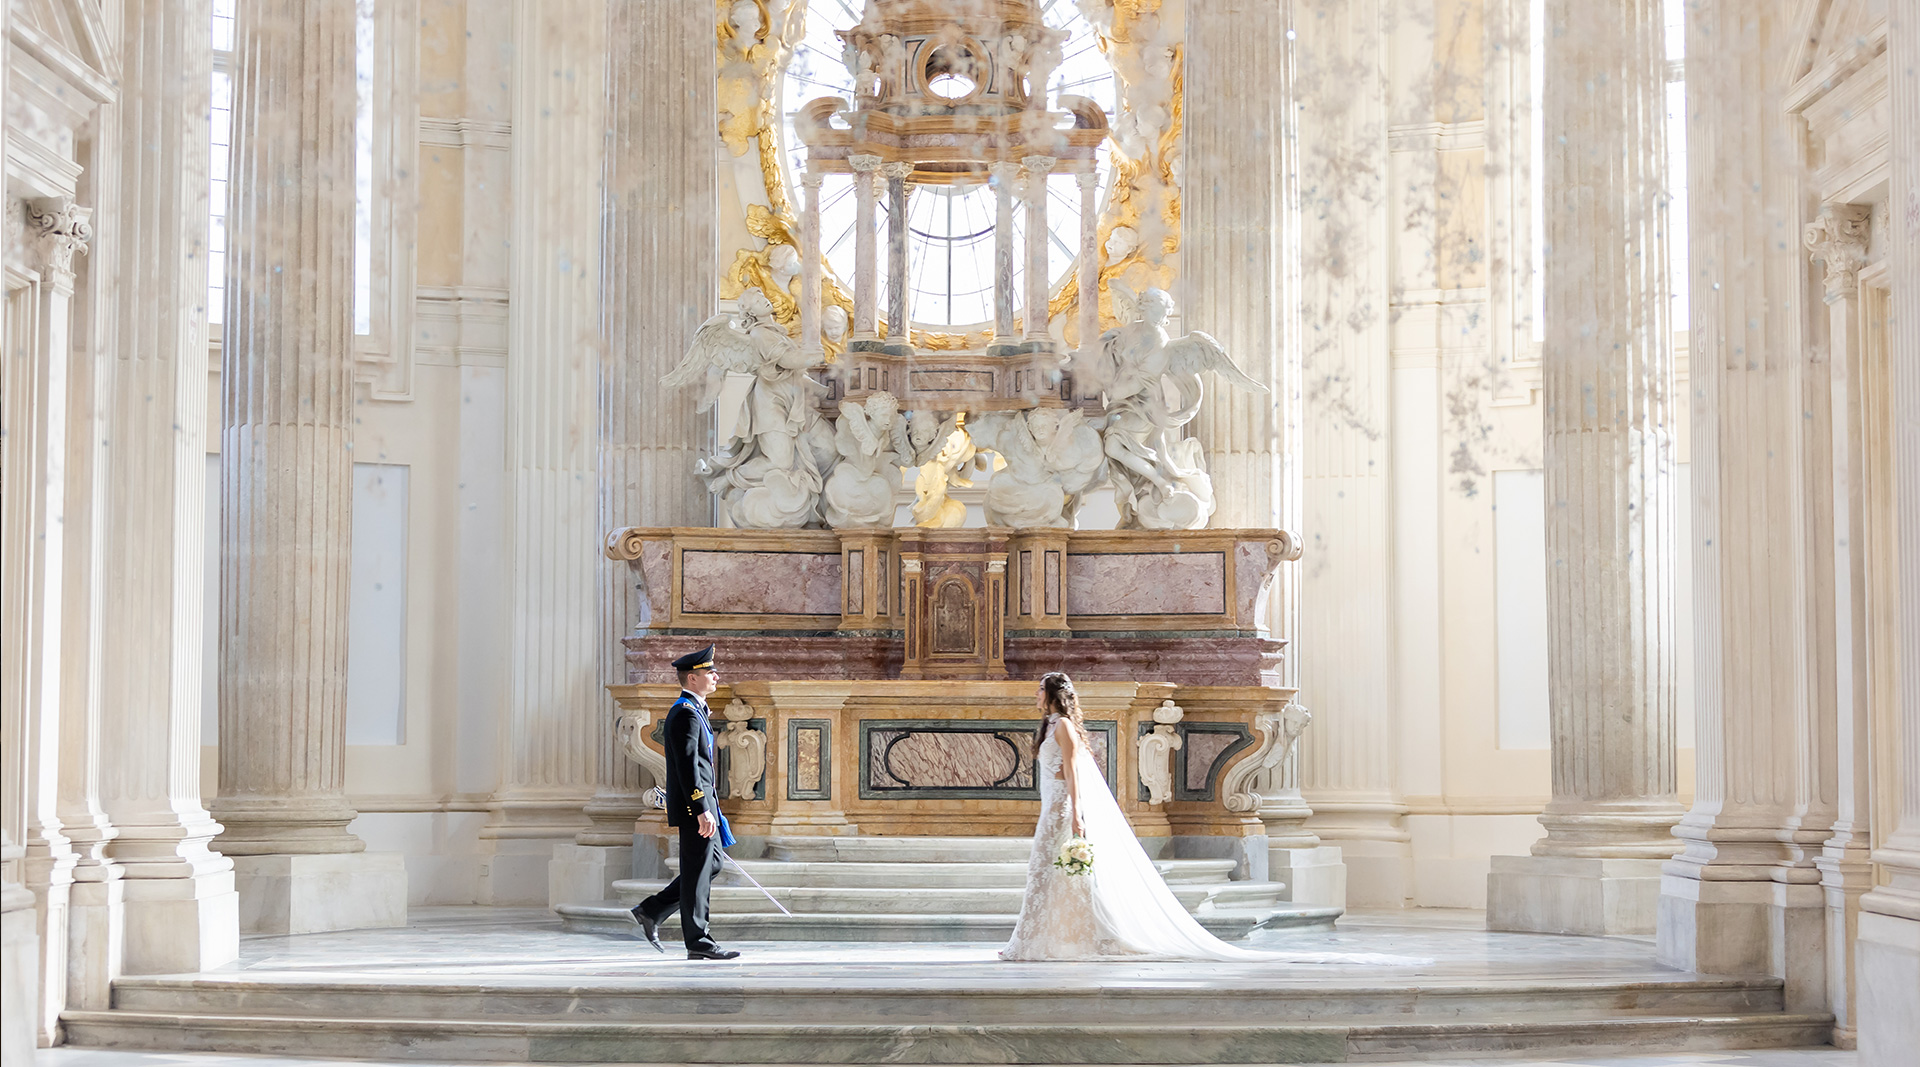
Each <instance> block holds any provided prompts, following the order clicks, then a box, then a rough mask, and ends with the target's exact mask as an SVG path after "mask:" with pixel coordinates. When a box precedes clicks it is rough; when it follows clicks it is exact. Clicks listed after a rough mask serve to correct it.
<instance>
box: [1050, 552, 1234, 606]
mask: <svg viewBox="0 0 1920 1067" xmlns="http://www.w3.org/2000/svg"><path fill="white" fill-rule="evenodd" d="M1226 569H1227V559H1226V556H1225V555H1224V554H1223V553H1220V552H1140V553H1127V554H1122V553H1111V554H1108V553H1089V554H1074V555H1070V556H1068V557H1067V616H1068V618H1069V619H1071V618H1072V617H1073V616H1076V615H1221V614H1225V612H1226V610H1227V575H1226Z"/></svg>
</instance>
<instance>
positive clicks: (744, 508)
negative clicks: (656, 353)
mask: <svg viewBox="0 0 1920 1067" xmlns="http://www.w3.org/2000/svg"><path fill="white" fill-rule="evenodd" d="M739 316H740V322H739V325H737V326H736V325H734V324H733V322H732V321H731V320H730V318H729V316H727V315H726V314H725V313H722V314H719V315H715V316H713V317H712V318H710V319H708V320H707V321H706V322H704V323H702V324H701V326H700V329H699V330H698V331H697V332H696V333H695V334H694V336H693V344H692V345H691V346H689V347H688V349H687V354H686V356H685V357H684V358H682V359H681V361H680V365H679V366H678V367H676V368H674V370H673V373H671V374H669V375H667V376H666V377H665V378H663V379H661V384H662V385H665V386H667V387H668V388H674V389H678V388H684V387H686V386H689V385H694V384H696V383H699V384H700V386H701V392H700V401H699V404H698V406H697V408H696V410H698V411H701V412H706V411H709V410H712V411H714V412H715V414H716V417H717V425H718V434H717V437H718V439H719V441H720V451H719V452H718V453H716V454H714V455H712V456H709V457H707V458H706V459H703V460H701V461H700V462H699V464H698V467H697V469H698V470H699V472H700V475H701V477H702V478H703V479H705V481H706V483H707V487H708V488H709V489H711V490H712V491H713V492H715V493H718V494H719V495H720V499H721V504H722V506H723V507H725V508H726V510H727V515H728V517H729V518H731V519H732V520H733V524H734V525H735V526H739V527H744V528H748V529H762V530H766V529H781V528H790V527H798V526H805V525H807V524H809V523H810V522H813V521H814V520H815V519H816V518H817V517H818V509H819V503H820V491H821V488H822V485H823V483H824V479H823V478H822V476H821V471H822V468H823V467H826V466H830V465H831V463H832V461H833V456H834V448H833V431H832V430H831V428H829V427H828V426H827V424H826V423H825V421H824V420H822V419H821V418H820V415H819V412H817V411H816V410H815V409H814V403H813V401H814V396H815V394H816V392H817V391H823V387H822V386H820V385H819V384H818V383H817V382H815V381H813V380H812V379H811V378H809V377H807V374H806V370H807V364H808V360H809V357H808V356H807V354H806V353H805V352H804V351H802V349H801V348H800V346H799V345H798V344H797V343H795V342H794V340H793V339H792V338H791V337H788V336H787V333H786V331H785V330H783V329H781V328H780V326H779V324H778V323H776V322H775V321H774V319H773V305H772V304H771V303H770V302H769V301H768V300H767V296H766V294H765V293H763V292H761V291H760V290H758V289H748V290H747V291H746V292H744V293H742V294H741V295H740V301H739Z"/></svg>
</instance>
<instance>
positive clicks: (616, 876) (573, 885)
mask: <svg viewBox="0 0 1920 1067" xmlns="http://www.w3.org/2000/svg"><path fill="white" fill-rule="evenodd" d="M616 751H617V749H616ZM627 822H628V825H629V826H631V825H632V822H633V820H631V819H629V820H627ZM628 838H629V839H631V838H632V834H631V832H629V834H628ZM634 877H637V875H636V874H635V873H634V869H633V846H632V845H630V844H628V845H581V844H572V845H555V846H553V855H552V857H551V858H550V859H548V860H547V902H548V904H549V905H559V904H564V903H569V902H574V901H591V900H607V899H609V898H610V897H612V896H613V883H614V882H616V881H618V880H620V879H622V878H634Z"/></svg>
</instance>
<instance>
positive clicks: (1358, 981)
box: [112, 945, 1783, 1026]
mask: <svg viewBox="0 0 1920 1067" xmlns="http://www.w3.org/2000/svg"><path fill="white" fill-rule="evenodd" d="M640 947H641V948H642V949H644V950H645V952H644V954H643V955H641V956H638V957H636V959H638V960H641V961H647V962H652V963H653V965H654V967H655V972H654V973H653V974H652V975H651V976H647V977H642V976H637V975H632V974H622V975H608V974H600V975H594V976H592V977H591V978H585V977H582V978H569V979H565V980H562V979H558V978H555V977H553V976H552V975H543V976H539V977H534V978H524V977H520V976H516V975H512V974H502V973H498V972H495V973H489V974H480V975H475V976H472V977H470V978H467V979H466V980H464V981H455V980H452V979H449V978H446V977H431V976H404V977H401V976H381V977H379V978H373V977H370V976H365V975H353V974H342V975H324V976H301V977H290V976H287V975H284V974H276V975H272V976H270V977H265V978H262V977H259V976H256V975H252V974H249V973H247V972H232V973H210V974H200V975H150V976H132V977H122V978H119V979H116V980H115V981H114V984H113V1000H112V1004H113V1009H114V1010H115V1011H116V1012H118V1011H127V1012H134V1013H152V1014H167V1013H171V1014H177V1015H183V1016H193V1015H209V1016H210V1015H226V1016H242V1015H249V1016H278V1017H296V1016H300V1015H303V1014H308V1015H313V1016H316V1017H334V1018H364V1019H392V1018H397V1019H408V1018H429V1017H434V1016H443V1017H447V1018H476V1019H477V1018H488V1019H514V1018H522V1019H529V1020H551V1019H568V1020H574V1021H590V1022H685V1021H689V1020H693V1019H698V1018H705V1019H708V1020H712V1021H724V1022H726V1023H729V1024H737V1023H780V1022H785V1023H806V1022H820V1021H832V1022H836V1023H881V1022H888V1021H899V1020H911V1021H914V1022H919V1023H925V1024H928V1025H956V1026H960V1025H979V1024H983V1023H989V1022H1007V1023H1041V1022H1055V1021H1058V1020H1059V1019H1061V1018H1062V1017H1071V1018H1074V1019H1078V1020H1082V1021H1086V1022H1125V1021H1157V1022H1161V1023H1167V1022H1175V1021H1185V1022H1191V1023H1197V1024H1216V1023H1233V1022H1244V1021H1247V1020H1249V1019H1284V1020H1295V1021H1313V1022H1325V1021H1344V1022H1347V1023H1353V1022H1367V1023H1381V1022H1401V1023H1426V1024H1437V1023H1445V1022H1455V1021H1460V1020H1471V1019H1479V1020H1483V1021H1486V1020H1526V1019H1541V1018H1556V1019H1572V1018H1587V1017H1592V1016H1596V1015H1621V1016H1626V1017H1633V1016H1646V1015H1666V1016H1673V1015H1710V1016H1736V1015H1758V1014H1768V1013H1777V1012H1779V1011H1781V1010H1782V1006H1783V999H1782V992H1781V985H1780V983H1779V982H1778V981H1777V980H1772V979H1767V978H1764V977H1762V978H1746V977H1731V978H1713V977H1705V976H1690V975H1675V976H1674V978H1673V979H1672V980H1668V981H1646V980H1635V979H1614V980H1606V979H1584V980H1582V979H1538V980H1530V981H1515V980H1505V981H1492V982H1489V981H1482V980H1465V981H1463V980H1461V979H1457V978H1456V979H1446V978H1440V977H1436V976H1434V975H1433V974H1431V973H1428V972H1427V970H1426V969H1424V968H1379V967H1365V968H1357V967H1332V966H1314V967H1305V966H1296V967H1294V968H1292V969H1291V973H1290V974H1289V975H1288V976H1287V977H1286V979H1284V980H1283V981H1281V982H1279V983H1277V984H1276V983H1273V981H1272V980H1271V979H1269V980H1268V982H1269V984H1264V985H1252V984H1248V985H1239V984H1237V983H1235V982H1232V981H1225V982H1216V983H1212V984H1207V983H1204V982H1193V981H1180V980H1175V981H1168V980H1166V978H1165V977H1164V976H1163V977H1157V978H1156V977H1143V976H1139V975H1135V974H1130V973H1129V972H1127V971H1126V970H1124V969H1121V968H1107V969H1103V970H1102V971H1101V972H1099V973H1098V974H1097V975H1095V976H1093V977H1092V978H1091V980H1089V979H1088V977H1087V976H1085V975H1082V976H1081V977H1080V978H1079V979H1078V980H1076V979H1073V978H1067V979H1064V980H1063V979H1062V977H1061V975H1060V973H1059V972H1057V971H1050V970H1048V969H1047V965H1042V964H1022V965H1020V966H1019V967H1005V966H1002V965H998V964H992V963H984V964H983V963H969V964H958V965H955V966H954V968H953V969H951V970H949V971H947V972H946V973H950V974H953V975H955V977H953V978H951V979H946V980H937V979H936V980H929V979H928V978H927V977H925V976H924V975H922V976H917V977H914V978H911V979H906V980H894V981H883V980H880V979H877V978H874V977H872V976H870V975H862V974H861V973H860V972H859V970H858V969H857V968H856V969H849V970H848V971H847V973H845V974H843V975H835V974H833V973H832V972H828V973H826V974H825V975H822V976H812V977H808V978H796V977H793V972H792V970H791V969H790V968H789V967H783V966H781V965H779V964H773V965H764V966H762V967H759V968H755V967H754V966H753V964H752V963H751V960H743V961H742V963H739V964H729V965H727V966H725V967H701V968H697V969H694V968H691V966H690V965H681V966H679V967H676V968H675V970H676V973H674V974H672V975H671V976H667V975H663V974H661V973H659V969H660V968H662V967H672V966H673V965H670V964H662V963H659V962H656V961H658V959H659V957H658V956H657V955H656V954H655V953H653V951H652V950H651V949H649V948H646V946H644V945H642V946H640ZM1303 974H1305V975H1307V976H1310V977H1301V976H1302V975H1303Z"/></svg>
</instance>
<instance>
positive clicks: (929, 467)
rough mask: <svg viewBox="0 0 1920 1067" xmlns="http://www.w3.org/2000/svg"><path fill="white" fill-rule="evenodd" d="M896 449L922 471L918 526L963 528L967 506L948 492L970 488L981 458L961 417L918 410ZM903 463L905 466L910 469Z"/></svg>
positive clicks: (917, 483) (917, 488) (916, 489)
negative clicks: (962, 423) (961, 425)
mask: <svg viewBox="0 0 1920 1067" xmlns="http://www.w3.org/2000/svg"><path fill="white" fill-rule="evenodd" d="M896 441H897V442H899V443H897V444H896V445H895V448H896V450H897V451H898V452H900V454H901V455H902V456H904V457H906V458H907V459H908V460H909V461H910V465H912V466H915V467H918V468H920V473H919V474H918V475H916V476H915V477H914V480H913V495H914V501H913V522H914V525H916V526H927V527H945V526H960V525H962V524H964V523H965V522H966V521H967V506H966V504H964V503H962V502H960V501H958V500H954V499H953V498H951V497H949V496H948V495H947V490H948V489H951V488H954V487H959V488H962V489H970V488H972V487H973V479H972V478H971V477H969V476H968V474H969V472H970V471H972V470H973V469H974V468H975V467H976V466H978V465H979V464H978V462H977V460H978V459H979V457H978V456H977V454H976V450H975V448H974V445H973V439H972V438H970V437H968V436H967V432H966V431H965V430H963V429H961V428H960V417H959V416H958V415H948V416H946V417H945V418H941V417H940V416H939V415H937V414H936V413H934V412H931V411H916V412H913V413H912V414H911V415H910V416H908V421H907V423H906V428H905V432H904V433H903V434H901V436H900V437H899V438H896ZM908 465H909V463H902V464H901V466H908Z"/></svg>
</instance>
